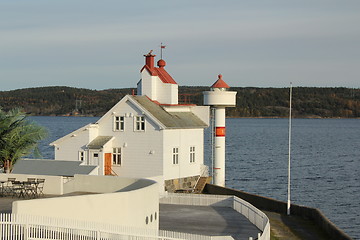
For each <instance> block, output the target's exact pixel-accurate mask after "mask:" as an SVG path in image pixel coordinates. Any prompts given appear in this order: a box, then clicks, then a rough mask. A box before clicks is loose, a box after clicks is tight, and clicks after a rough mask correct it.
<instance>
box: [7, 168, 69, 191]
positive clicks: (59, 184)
mask: <svg viewBox="0 0 360 240" xmlns="http://www.w3.org/2000/svg"><path fill="white" fill-rule="evenodd" d="M8 178H16V180H18V181H26V180H27V179H28V178H43V179H45V183H44V189H43V193H44V194H50V195H52V194H54V195H61V194H63V177H60V176H48V175H27V174H13V173H1V174H0V180H1V181H7V180H8Z"/></svg>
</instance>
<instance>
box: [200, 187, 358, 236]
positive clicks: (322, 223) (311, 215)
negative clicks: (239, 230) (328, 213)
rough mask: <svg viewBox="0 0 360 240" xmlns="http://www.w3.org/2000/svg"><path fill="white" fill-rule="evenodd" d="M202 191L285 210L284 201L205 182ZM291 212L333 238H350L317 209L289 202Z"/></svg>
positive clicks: (259, 205)
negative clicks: (315, 225)
mask: <svg viewBox="0 0 360 240" xmlns="http://www.w3.org/2000/svg"><path fill="white" fill-rule="evenodd" d="M204 193H208V194H217V195H234V196H237V197H239V198H241V199H243V200H245V201H247V202H249V203H251V204H252V205H254V206H255V207H257V208H259V209H260V210H264V211H270V212H276V213H280V214H286V210H287V204H286V202H282V201H278V200H275V199H272V198H268V197H263V196H259V195H255V194H251V193H247V192H243V191H240V190H235V189H231V188H225V187H220V186H216V185H213V184H206V186H205V189H204ZM291 214H292V215H295V216H298V217H302V218H304V219H309V220H311V221H313V222H314V223H315V224H317V226H319V228H320V229H322V230H323V231H324V232H326V233H327V234H328V235H329V236H331V237H332V239H334V240H338V239H344V240H352V238H351V237H350V236H348V235H347V234H346V233H345V232H344V231H342V230H341V229H340V228H338V227H337V226H336V225H335V224H334V223H332V222H331V221H330V220H329V219H328V218H327V217H325V215H324V214H323V213H322V212H321V211H320V210H319V209H316V208H310V207H305V206H300V205H296V204H291Z"/></svg>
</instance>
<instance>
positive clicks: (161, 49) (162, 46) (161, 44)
mask: <svg viewBox="0 0 360 240" xmlns="http://www.w3.org/2000/svg"><path fill="white" fill-rule="evenodd" d="M163 48H166V46H165V45H163V43H160V59H162V51H163Z"/></svg>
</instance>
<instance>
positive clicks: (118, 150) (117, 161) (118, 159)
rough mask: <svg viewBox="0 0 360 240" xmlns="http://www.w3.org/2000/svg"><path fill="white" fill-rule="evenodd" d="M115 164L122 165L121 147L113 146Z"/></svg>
mask: <svg viewBox="0 0 360 240" xmlns="http://www.w3.org/2000/svg"><path fill="white" fill-rule="evenodd" d="M113 165H121V148H113Z"/></svg>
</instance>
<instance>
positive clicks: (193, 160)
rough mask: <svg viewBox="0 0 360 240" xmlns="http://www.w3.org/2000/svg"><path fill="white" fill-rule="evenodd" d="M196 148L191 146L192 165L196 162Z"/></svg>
mask: <svg viewBox="0 0 360 240" xmlns="http://www.w3.org/2000/svg"><path fill="white" fill-rule="evenodd" d="M195 152H196V151H195V146H190V163H194V162H195V156H196V154H195Z"/></svg>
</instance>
